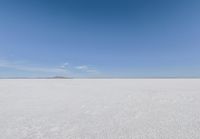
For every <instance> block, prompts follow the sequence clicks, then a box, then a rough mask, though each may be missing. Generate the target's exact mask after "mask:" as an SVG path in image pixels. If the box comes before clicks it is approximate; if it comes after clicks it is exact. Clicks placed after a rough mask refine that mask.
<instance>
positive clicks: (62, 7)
mask: <svg viewBox="0 0 200 139" xmlns="http://www.w3.org/2000/svg"><path fill="white" fill-rule="evenodd" d="M56 75H62V76H63V75H64V76H74V77H91V76H94V77H96V76H98V77H99V76H100V77H105V76H107V77H186V76H187V77H189V76H194V77H200V1H198V0H0V77H19V76H20V77H21V76H28V77H33V76H56Z"/></svg>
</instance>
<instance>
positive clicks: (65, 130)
mask: <svg viewBox="0 0 200 139" xmlns="http://www.w3.org/2000/svg"><path fill="white" fill-rule="evenodd" d="M0 139H200V80H198V79H67V80H37V79H31V80H19V79H16V80H0Z"/></svg>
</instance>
